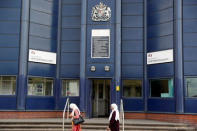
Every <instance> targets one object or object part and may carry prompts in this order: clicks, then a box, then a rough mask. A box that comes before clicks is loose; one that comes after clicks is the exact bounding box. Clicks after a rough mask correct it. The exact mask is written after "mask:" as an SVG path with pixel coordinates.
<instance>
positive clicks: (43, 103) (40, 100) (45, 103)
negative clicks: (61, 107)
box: [26, 96, 55, 110]
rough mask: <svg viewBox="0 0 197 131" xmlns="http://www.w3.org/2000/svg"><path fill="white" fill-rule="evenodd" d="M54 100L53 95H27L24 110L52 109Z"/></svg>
mask: <svg viewBox="0 0 197 131" xmlns="http://www.w3.org/2000/svg"><path fill="white" fill-rule="evenodd" d="M54 108H55V100H54V98H53V97H46V96H45V97H27V99H26V110H54Z"/></svg>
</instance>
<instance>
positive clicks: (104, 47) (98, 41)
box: [92, 36, 110, 58]
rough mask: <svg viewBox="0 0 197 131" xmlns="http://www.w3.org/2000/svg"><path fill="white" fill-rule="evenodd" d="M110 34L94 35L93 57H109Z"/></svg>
mask: <svg viewBox="0 0 197 131" xmlns="http://www.w3.org/2000/svg"><path fill="white" fill-rule="evenodd" d="M109 44H110V41H109V36H92V58H109V54H110V51H109Z"/></svg>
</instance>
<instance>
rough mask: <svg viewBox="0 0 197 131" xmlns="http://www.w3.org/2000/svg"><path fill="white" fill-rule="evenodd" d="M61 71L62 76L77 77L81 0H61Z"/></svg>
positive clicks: (78, 69) (78, 70)
mask: <svg viewBox="0 0 197 131" xmlns="http://www.w3.org/2000/svg"><path fill="white" fill-rule="evenodd" d="M61 13H62V21H61V33H62V34H61V67H60V69H61V71H60V73H61V74H60V75H61V77H64V78H79V75H80V73H79V72H80V59H79V58H80V33H81V29H80V28H81V1H80V0H73V1H68V0H63V1H62V12H61Z"/></svg>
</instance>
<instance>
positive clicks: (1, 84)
mask: <svg viewBox="0 0 197 131" xmlns="http://www.w3.org/2000/svg"><path fill="white" fill-rule="evenodd" d="M15 91H16V77H15V76H0V95H15V94H16V93H15Z"/></svg>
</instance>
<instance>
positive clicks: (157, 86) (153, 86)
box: [150, 79, 173, 97]
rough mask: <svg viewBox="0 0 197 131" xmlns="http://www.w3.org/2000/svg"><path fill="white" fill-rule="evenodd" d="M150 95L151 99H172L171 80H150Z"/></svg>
mask: <svg viewBox="0 0 197 131" xmlns="http://www.w3.org/2000/svg"><path fill="white" fill-rule="evenodd" d="M150 93H151V94H150V96H151V97H173V80H172V79H154V80H150Z"/></svg>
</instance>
